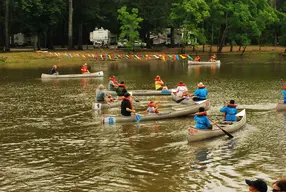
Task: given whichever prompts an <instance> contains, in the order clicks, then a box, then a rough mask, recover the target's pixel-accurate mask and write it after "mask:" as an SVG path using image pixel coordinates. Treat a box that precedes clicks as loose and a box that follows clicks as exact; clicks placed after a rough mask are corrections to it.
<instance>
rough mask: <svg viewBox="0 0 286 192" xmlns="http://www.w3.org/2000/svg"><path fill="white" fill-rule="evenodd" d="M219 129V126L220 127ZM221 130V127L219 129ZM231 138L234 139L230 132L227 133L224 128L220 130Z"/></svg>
mask: <svg viewBox="0 0 286 192" xmlns="http://www.w3.org/2000/svg"><path fill="white" fill-rule="evenodd" d="M218 127H219V126H218ZM219 128H220V127H219ZM220 129H221V130H222V131H223V132H224V133H225V134H226V135H227V136H228V137H229V138H233V136H232V135H231V134H230V133H229V132H227V131H226V130H224V129H222V128H220Z"/></svg>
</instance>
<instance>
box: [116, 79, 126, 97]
mask: <svg viewBox="0 0 286 192" xmlns="http://www.w3.org/2000/svg"><path fill="white" fill-rule="evenodd" d="M116 93H117V95H118V96H124V94H125V93H127V87H126V85H125V84H124V81H121V82H120V83H119V84H118V88H117V90H116Z"/></svg>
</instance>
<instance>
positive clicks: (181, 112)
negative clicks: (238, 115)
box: [103, 101, 210, 124]
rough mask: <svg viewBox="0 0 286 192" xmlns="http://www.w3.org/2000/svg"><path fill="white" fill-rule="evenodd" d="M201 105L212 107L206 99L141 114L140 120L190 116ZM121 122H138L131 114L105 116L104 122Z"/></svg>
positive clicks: (207, 107) (206, 107)
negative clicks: (157, 113) (128, 115)
mask: <svg viewBox="0 0 286 192" xmlns="http://www.w3.org/2000/svg"><path fill="white" fill-rule="evenodd" d="M200 107H204V108H205V109H206V110H208V109H209V108H210V104H209V102H208V101H205V102H203V103H200V104H196V105H191V106H188V107H184V108H178V109H176V108H171V109H170V111H168V112H161V113H160V112H159V115H156V114H154V115H143V114H142V115H141V114H140V117H141V119H140V121H155V120H161V119H170V118H175V117H183V116H188V115H191V114H194V113H196V112H198V110H199V108H200ZM120 122H136V116H135V115H133V116H130V117H123V116H109V117H103V123H109V124H114V123H120Z"/></svg>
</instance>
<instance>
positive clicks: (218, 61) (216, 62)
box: [188, 60, 220, 65]
mask: <svg viewBox="0 0 286 192" xmlns="http://www.w3.org/2000/svg"><path fill="white" fill-rule="evenodd" d="M188 64H189V65H220V60H217V61H215V62H209V61H188Z"/></svg>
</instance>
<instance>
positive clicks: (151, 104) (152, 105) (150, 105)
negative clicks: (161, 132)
mask: <svg viewBox="0 0 286 192" xmlns="http://www.w3.org/2000/svg"><path fill="white" fill-rule="evenodd" d="M148 107H155V108H156V105H155V104H154V103H149V104H148Z"/></svg>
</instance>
